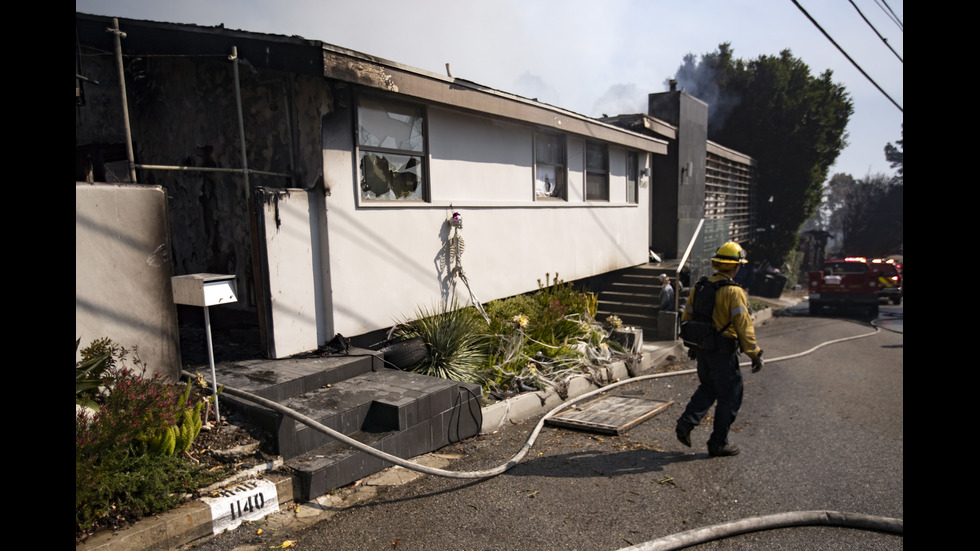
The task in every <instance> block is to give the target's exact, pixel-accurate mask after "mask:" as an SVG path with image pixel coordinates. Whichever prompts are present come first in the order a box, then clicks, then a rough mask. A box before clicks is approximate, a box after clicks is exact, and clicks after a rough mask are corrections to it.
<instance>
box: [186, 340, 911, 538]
mask: <svg viewBox="0 0 980 551" xmlns="http://www.w3.org/2000/svg"><path fill="white" fill-rule="evenodd" d="M879 331H880V329H879V328H878V327H875V330H874V331H872V332H869V333H864V334H861V335H855V336H852V337H844V338H840V339H834V340H830V341H826V342H823V343H820V344H818V345H816V346H814V347H813V348H810V349H808V350H805V351H803V352H800V353H797V354H792V355H789V356H781V357H778V358H771V359H767V360H766V363H767V364H772V363H776V362H780V361H785V360H790V359H794V358H798V357H801V356H805V355H807V354H811V353H813V352H814V351H816V350H818V349H820V348H823V347H825V346H829V345H831V344H836V343H840V342H844V341H849V340H854V339H860V338H864V337H870V336H873V335H876V334H878V332H879ZM748 365H750V363H749V362H745V363H743V364H740V366H741V367H745V366H748ZM693 373H697V370H696V369H686V370H681V371H672V372H669V373H654V374H651V375H641V376H638V377H633V378H630V379H626V380H623V381H619V382H616V383H611V384H608V385H606V386H603V387H601V388H598V389H596V390H593V391H590V392H587V393H585V394H582V395H580V396H577V397H575V398H572V399H570V400H567V401H565V402H563V403H562V404H560V405H559V406H558V407H556V408H554V409H552V410H551V411H549V412H548V413H546V414H545V415H544V416H543V417H542V418H541V420H540V421H538V424H537V425H536V426H535V427H534V430H533V431H531V435H530V437H528V439H527V441H526V442H525V443H524V445H523V446H522V447H521V449H520V450H518V452H517V453H516V454H515V455H514V456H513V457H511V458H510V460H508V461H507V462H506V463H504V464H501V465H499V466H497V467H495V468H493V469H487V470H482V471H449V470H445V469H439V468H435V467H428V466H426V465H420V464H418V463H414V462H412V461H408V460H406V459H402V458H401V457H398V456H395V455H391V454H389V453H386V452H383V451H381V450H378V449H376V448H373V447H371V446H368V445H367V444H364V443H362V442H359V441H357V440H354V439H353V438H350V437H348V436H347V435H345V434H343V433H340V432H337V431H336V430H334V429H331V428H330V427H328V426H326V425H324V424H322V423H320V422H319V421H317V420H316V419H312V418H310V417H308V416H306V415H303V414H301V413H299V412H297V411H294V410H291V409H289V408H287V407H285V406H282V405H281V404H278V403H276V402H274V401H272V400H269V399H266V398H263V397H261V396H256V395H254V394H251V393H249V392H245V391H242V390H238V389H235V388H230V387H224V390H223V391H222V392H225V393H227V394H229V395H231V396H236V397H239V398H243V399H246V400H249V401H251V402H254V403H256V404H259V405H262V406H265V407H267V408H270V409H272V410H274V411H277V412H279V413H281V414H283V415H285V416H287V417H290V418H292V419H295V420H296V421H299V422H301V423H304V424H306V425H307V426H309V427H310V428H312V429H315V430H318V431H320V432H322V433H324V434H326V435H327V436H330V437H331V438H334V439H336V440H339V441H341V442H343V443H344V444H347V445H349V446H352V447H354V448H357V449H359V450H361V451H363V452H365V453H368V454H370V455H373V456H375V457H378V458H380V459H383V460H385V461H388V462H390V463H393V464H395V465H398V466H401V467H404V468H406V469H409V470H413V471H416V472H420V473H423V474H430V475H434V476H441V477H446V478H457V479H482V478H491V477H494V476H497V475H499V474H502V473H504V472H506V471H508V470H510V469H511V468H513V467H514V466H516V465H517V464H518V463H520V462H521V461H523V460H524V458H525V457H526V456H527V454H528V452H529V451H530V450H531V447H532V446H533V445H534V442H535V440H537V438H538V435H539V434H540V432H541V429H542V428H543V427H544V424H545V422H546V421H547V420H548V419H549V418H551V417H552V416H554V415H555V414H556V413H558V412H559V411H561V410H564V409H565V408H567V407H569V406H571V405H573V404H575V403H578V402H581V401H583V400H586V399H588V398H591V397H593V396H595V395H597V394H600V393H604V392H608V391H610V390H612V389H614V388H617V387H620V386H624V385H626V384H630V383H636V382H640V381H646V380H650V379H659V378H663V377H673V376H678V375H689V374H693ZM184 375H185V376H193V375H192V374H191V373H188V372H184ZM902 524H903V521H902V520H901V519H891V518H881V517H870V516H867V515H856V514H852V513H839V512H833V511H801V512H794V513H783V514H778V515H769V516H765V517H756V518H750V519H743V520H740V521H736V522H733V523H728V524H723V525H717V526H714V527H708V528H702V529H698V530H692V531H690V532H684V533H681V534H674V535H672V536H668V537H666V538H661V539H660V540H654V541H651V542H646V543H644V544H640V545H639V546H635V547H629V548H627V549H630V550H634V549H635V550H641V549H642V550H654V549H656V550H662V549H680V548H682V547H687V546H690V545H694V544H695V543H700V542H703V541H710V540H711V539H717V538H721V537H727V536H729V535H735V534H741V533H745V532H749V531H757V530H763V529H770V528H779V527H786V526H802V525H834V526H847V527H852V528H866V529H877V530H882V531H886V532H894V533H897V534H902V533H903V532H902V530H903V528H902ZM651 545H652V546H651Z"/></svg>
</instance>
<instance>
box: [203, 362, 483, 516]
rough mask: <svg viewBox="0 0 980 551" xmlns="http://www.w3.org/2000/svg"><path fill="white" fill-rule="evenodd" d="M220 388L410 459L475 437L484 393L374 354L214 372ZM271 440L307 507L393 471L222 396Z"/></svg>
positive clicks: (281, 418)
mask: <svg viewBox="0 0 980 551" xmlns="http://www.w3.org/2000/svg"><path fill="white" fill-rule="evenodd" d="M216 377H217V379H218V384H219V385H227V386H229V387H234V388H236V389H238V390H243V391H245V392H249V393H251V394H256V395H258V396H262V397H263V398H266V399H269V400H272V401H274V402H277V403H279V404H281V405H283V406H284V407H287V408H289V409H292V410H294V411H296V412H298V413H300V414H302V415H304V416H306V417H309V418H311V419H314V420H316V421H317V422H319V423H321V424H323V425H325V426H327V427H329V428H331V429H333V430H335V431H337V432H340V433H342V434H344V435H346V436H349V437H351V438H354V439H355V440H358V441H360V442H364V443H366V444H368V445H370V446H371V447H373V448H376V449H380V450H381V451H384V452H386V453H389V454H391V455H395V456H397V457H401V458H410V457H414V456H417V455H421V454H424V453H428V452H430V451H434V450H437V449H440V448H442V447H445V446H446V445H448V444H450V443H452V442H457V441H459V440H462V439H465V438H468V437H470V436H474V435H476V434H477V433H478V432H479V430H480V425H481V422H482V419H481V409H480V408H481V392H482V391H481V389H480V387H479V386H478V385H471V384H466V383H458V382H455V381H449V380H446V379H440V378H436V377H428V376H425V375H419V374H416V373H410V372H406V371H400V370H397V369H390V368H388V367H384V364H383V362H382V361H381V357H380V355H379V354H378V353H377V352H373V351H370V350H359V349H351V354H350V355H338V356H329V357H314V358H299V359H286V360H254V361H248V362H238V363H225V364H221V365H220V366H218V367H216ZM222 402H231V403H233V404H234V406H235V407H236V409H237V410H238V411H241V412H242V413H243V414H245V415H246V416H248V417H249V418H250V419H252V420H253V421H254V422H255V423H257V424H258V425H259V426H261V427H262V428H264V429H265V430H267V431H268V432H269V433H270V434H272V435H274V436H275V442H274V446H275V452H276V453H278V454H279V455H280V456H282V458H283V460H284V462H285V464H286V466H287V467H289V468H290V469H291V470H293V471H294V472H295V474H296V475H297V478H298V479H299V480H300V481H301V486H302V488H301V494H302V496H303V498H304V499H311V498H313V497H316V496H319V495H323V494H324V493H326V492H328V491H330V490H332V489H334V488H338V487H340V486H344V485H346V484H349V483H351V482H354V481H355V480H358V479H361V478H363V477H365V476H368V475H371V474H374V473H376V472H378V471H380V470H382V469H385V468H387V467H390V466H391V464H390V463H389V462H386V461H383V460H381V459H379V458H376V457H375V456H373V455H371V454H369V453H367V452H363V451H361V450H359V449H357V448H354V447H353V446H350V445H347V444H344V443H341V442H339V441H337V440H335V439H333V438H332V437H330V436H328V435H326V434H324V433H322V432H321V431H318V430H316V429H313V428H311V427H309V426H307V425H305V424H304V423H300V422H298V421H296V420H294V419H292V418H291V417H287V416H285V415H283V414H281V413H279V412H276V411H273V410H270V409H269V408H266V407H263V406H260V405H256V404H252V403H251V402H248V401H247V400H243V399H238V398H234V397H229V396H223V397H222Z"/></svg>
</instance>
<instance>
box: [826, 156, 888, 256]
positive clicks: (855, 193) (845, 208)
mask: <svg viewBox="0 0 980 551" xmlns="http://www.w3.org/2000/svg"><path fill="white" fill-rule="evenodd" d="M838 176H843V175H835V176H834V180H832V181H838V182H841V183H842V185H841V186H840V187H839V188H838V189H837V190H836V193H837V196H838V197H840V201H839V202H838V203H837V205H838V207H837V208H836V209H835V210H834V211H833V214H832V215H831V227H832V228H836V229H839V231H840V235H841V247H840V250H839V251H837V252H838V253H839V254H842V255H860V256H869V257H883V256H887V255H889V254H893V253H900V252H902V250H903V247H904V243H903V241H904V237H903V231H904V230H903V227H904V216H903V204H904V187H903V185H902V184H901V183H900V181H899V180H896V179H895V178H890V177H888V176H886V175H884V174H875V175H869V176H868V177H866V178H864V179H862V180H851V179H850V177H849V176H848V177H846V178H841V179H839V180H838ZM847 180H850V185H846V182H847ZM832 193H834V191H833V190H832Z"/></svg>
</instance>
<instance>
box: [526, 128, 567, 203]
mask: <svg viewBox="0 0 980 551" xmlns="http://www.w3.org/2000/svg"><path fill="white" fill-rule="evenodd" d="M534 196H535V197H537V198H539V199H540V198H543V197H556V198H559V199H565V198H566V195H565V136H562V135H561V134H551V133H546V132H535V133H534Z"/></svg>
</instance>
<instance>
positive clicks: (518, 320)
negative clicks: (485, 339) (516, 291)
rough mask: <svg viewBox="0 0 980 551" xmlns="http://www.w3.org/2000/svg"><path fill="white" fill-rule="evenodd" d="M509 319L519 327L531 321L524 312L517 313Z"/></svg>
mask: <svg viewBox="0 0 980 551" xmlns="http://www.w3.org/2000/svg"><path fill="white" fill-rule="evenodd" d="M511 321H513V322H514V323H515V324H517V326H518V327H520V328H521V329H523V328H525V327H527V324H528V323H530V322H531V320H530V319H528V317H527V316H525V315H524V314H517V315H516V316H514V317H513V318H511Z"/></svg>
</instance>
